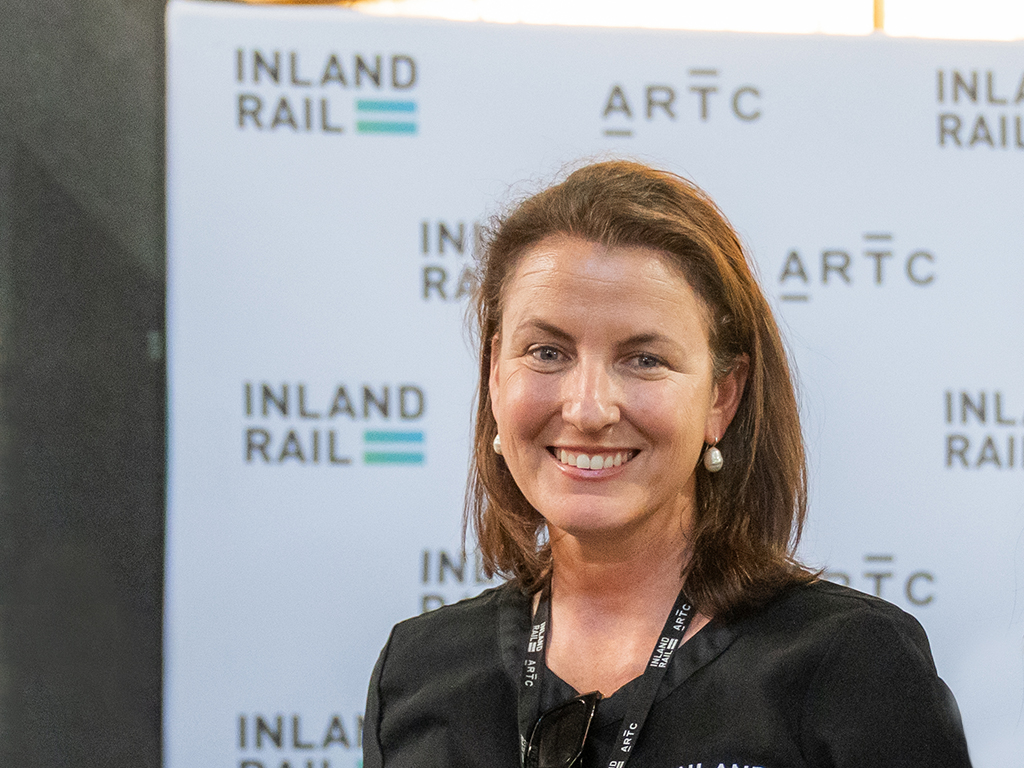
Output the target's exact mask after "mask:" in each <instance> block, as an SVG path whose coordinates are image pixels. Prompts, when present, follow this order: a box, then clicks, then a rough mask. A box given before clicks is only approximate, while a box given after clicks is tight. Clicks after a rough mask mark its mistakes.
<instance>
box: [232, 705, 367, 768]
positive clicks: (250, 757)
mask: <svg viewBox="0 0 1024 768" xmlns="http://www.w3.org/2000/svg"><path fill="white" fill-rule="evenodd" d="M236 729H237V732H236V736H235V738H236V747H237V750H238V768H336V767H338V766H342V765H345V766H352V765H355V766H358V765H361V764H362V760H361V759H360V754H361V752H362V747H363V714H362V713H361V712H359V713H357V714H354V715H351V716H345V715H342V714H341V713H339V712H331V713H328V714H326V715H325V716H322V717H310V716H309V715H304V714H302V713H296V712H292V713H291V714H289V715H283V714H281V713H275V714H266V713H257V712H246V713H243V714H240V715H239V716H238V720H237V722H236Z"/></svg>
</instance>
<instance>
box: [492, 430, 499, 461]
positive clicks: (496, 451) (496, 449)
mask: <svg viewBox="0 0 1024 768" xmlns="http://www.w3.org/2000/svg"><path fill="white" fill-rule="evenodd" d="M491 447H493V448H494V452H495V453H496V454H498V455H499V456H501V435H495V436H494V442H493V443H491Z"/></svg>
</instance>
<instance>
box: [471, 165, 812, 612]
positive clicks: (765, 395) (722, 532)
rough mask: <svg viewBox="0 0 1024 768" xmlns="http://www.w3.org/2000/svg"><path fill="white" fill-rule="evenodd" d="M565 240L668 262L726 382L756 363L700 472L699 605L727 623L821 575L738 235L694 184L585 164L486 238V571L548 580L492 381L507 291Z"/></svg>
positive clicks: (764, 312) (479, 437)
mask: <svg viewBox="0 0 1024 768" xmlns="http://www.w3.org/2000/svg"><path fill="white" fill-rule="evenodd" d="M556 235H561V236H569V237H576V238H580V239H583V240H587V241H592V242H595V243H599V244H601V245H604V246H607V247H628V246H640V247H645V248H651V249H654V250H656V251H659V252H662V253H664V254H668V255H669V257H670V258H671V259H672V261H673V262H674V263H675V265H676V266H677V267H678V269H679V270H680V272H681V274H682V275H683V276H684V277H685V278H686V280H687V281H688V282H689V284H690V285H691V286H692V288H693V289H694V291H695V292H696V293H697V295H698V296H699V297H700V299H701V300H702V301H703V303H704V305H705V308H706V310H707V312H706V314H707V317H708V318H709V328H708V338H709V342H710V348H711V354H712V358H713V364H714V372H715V376H716V380H720V379H721V377H723V376H725V375H726V374H727V373H728V372H729V371H730V370H731V369H732V367H733V365H734V364H735V362H736V361H737V360H738V359H739V358H740V357H741V356H743V355H746V356H748V358H749V366H750V367H749V372H748V376H747V382H746V388H745V390H744V393H743V397H742V400H741V401H740V404H739V409H738V410H737V412H736V415H735V417H734V418H733V421H732V423H731V425H730V426H729V428H728V429H727V430H726V433H725V435H724V436H723V437H722V439H721V440H720V442H719V443H718V446H719V448H720V449H721V451H722V453H723V455H724V456H725V458H726V463H725V467H724V468H723V469H722V470H721V471H720V472H718V473H717V474H715V475H710V474H708V473H707V472H705V471H704V469H703V467H698V468H697V470H696V472H697V485H696V494H697V499H696V508H695V510H694V519H693V528H692V538H691V547H692V554H691V557H690V558H689V560H688V562H687V564H686V566H685V569H684V575H685V578H686V581H685V584H686V593H687V595H688V597H689V598H690V600H692V601H693V603H694V604H695V605H696V606H697V608H698V609H699V610H701V611H702V612H703V613H705V614H706V615H710V616H717V617H719V618H722V619H729V618H732V617H735V616H737V615H739V614H740V613H742V612H743V611H745V610H748V609H750V608H752V607H754V606H757V605H759V604H762V603H763V602H765V601H766V600H768V599H769V598H770V597H771V596H772V595H774V594H776V593H777V592H779V591H780V590H781V589H783V588H785V587H787V586H789V585H792V584H796V583H804V582H808V581H811V580H813V579H814V578H815V575H814V574H812V573H810V572H808V571H807V570H806V569H805V568H803V567H802V566H801V565H800V564H799V563H798V562H797V561H796V559H795V557H794V550H795V548H796V544H797V542H798V541H799V537H800V532H801V528H802V526H803V521H804V515H805V511H806V504H807V482H806V462H805V458H804V446H803V437H802V434H801V431H800V421H799V415H798V410H797V404H796V396H795V393H794V388H793V382H792V379H791V377H790V367H789V363H788V360H787V357H786V350H785V348H784V346H783V343H782V338H781V336H780V335H779V330H778V327H777V325H776V323H775V319H774V318H773V316H772V312H771V310H770V308H769V306H768V302H767V301H766V300H765V297H764V295H763V294H762V292H761V289H760V287H759V286H758V284H757V281H756V279H755V278H754V275H753V273H752V271H751V268H750V265H749V263H748V261H747V257H746V255H745V253H744V249H743V246H742V245H741V244H740V240H739V237H738V236H737V234H736V232H735V231H734V230H733V228H732V227H731V225H730V224H729V222H728V221H727V220H726V218H725V216H724V215H723V214H722V213H721V212H720V211H719V210H718V207H717V206H716V205H715V203H714V202H713V201H712V200H711V199H710V198H709V197H708V196H707V194H706V193H704V192H703V191H702V190H701V189H699V188H698V187H696V186H695V185H694V184H692V183H691V182H689V181H687V180H686V179H684V178H682V177H680V176H677V175H675V174H672V173H668V172H666V171H661V170H656V169H654V168H650V167H647V166H644V165H640V164H638V163H632V162H625V161H614V162H603V163H597V164H594V165H589V166H586V167H584V168H581V169H579V170H577V171H575V172H574V173H572V174H571V175H569V176H568V177H567V178H566V179H565V181H563V182H562V183H560V184H557V185H555V186H552V187H550V188H548V189H546V190H544V191H543V192H540V193H539V194H536V195H534V196H532V197H529V198H528V199H526V200H525V201H523V202H521V203H520V204H519V205H518V206H517V207H516V208H515V209H513V210H512V211H511V212H510V213H509V214H508V215H507V216H505V217H504V219H503V220H501V221H500V222H498V223H497V224H496V225H494V226H493V227H492V228H491V231H490V232H489V234H487V235H486V236H485V237H484V240H483V243H482V248H481V251H482V252H481V253H480V254H479V256H478V259H479V261H478V265H477V266H478V275H477V278H478V279H477V287H476V294H475V314H476V318H475V319H476V323H477V328H476V330H477V332H478V333H479V344H480V385H479V394H478V402H477V409H476V428H475V439H474V449H473V458H472V465H471V471H470V482H469V487H468V489H467V503H466V519H465V523H466V526H467V527H472V528H473V529H474V530H475V533H476V535H477V539H478V542H479V546H480V551H481V555H482V558H483V563H484V567H485V569H486V570H487V573H488V575H494V574H499V575H502V576H505V577H507V578H512V579H515V580H516V581H518V583H519V585H520V586H521V588H522V589H523V590H524V591H526V592H528V593H532V592H535V591H537V590H538V589H539V588H540V587H541V586H542V585H543V584H544V583H545V582H546V580H547V578H548V577H549V575H550V570H551V550H550V547H549V545H548V544H547V539H546V536H545V523H544V519H543V518H542V517H541V515H540V514H539V513H538V512H537V510H536V509H534V508H533V507H532V506H531V505H530V503H529V502H528V501H527V500H526V498H525V497H524V496H523V494H522V492H521V491H520V490H519V487H518V486H517V485H516V482H515V480H514V479H513V478H512V475H511V473H510V472H509V470H508V467H507V466H506V464H505V462H504V461H503V460H501V459H500V458H499V457H498V456H497V455H496V454H495V453H494V450H493V448H492V445H491V443H492V441H493V440H494V436H495V435H496V434H497V425H496V423H495V420H494V416H493V414H492V411H491V398H490V391H489V387H488V379H489V375H490V368H491V339H492V338H494V336H495V335H496V334H497V333H498V331H499V330H500V328H501V318H502V299H503V295H504V291H505V288H506V285H507V283H508V282H509V279H510V278H511V277H512V276H513V275H514V273H515V268H516V266H517V264H518V261H519V259H520V258H521V257H522V256H523V254H524V253H526V252H527V251H528V250H529V249H530V248H531V247H532V246H534V245H536V244H538V243H539V242H540V241H541V240H543V239H545V238H548V237H551V236H556ZM679 471H680V472H681V473H682V472H687V471H689V469H688V468H686V467H680V470H679Z"/></svg>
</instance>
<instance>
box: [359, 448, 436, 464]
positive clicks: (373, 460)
mask: <svg viewBox="0 0 1024 768" xmlns="http://www.w3.org/2000/svg"><path fill="white" fill-rule="evenodd" d="M363 461H365V462H366V463H367V464H422V463H423V454H422V453H383V452H380V453H376V452H370V451H367V452H366V453H364V454H363Z"/></svg>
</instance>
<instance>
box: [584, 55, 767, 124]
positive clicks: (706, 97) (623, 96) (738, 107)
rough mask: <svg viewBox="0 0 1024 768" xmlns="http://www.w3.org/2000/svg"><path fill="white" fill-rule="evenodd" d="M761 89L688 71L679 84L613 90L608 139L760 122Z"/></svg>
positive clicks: (606, 111)
mask: <svg viewBox="0 0 1024 768" xmlns="http://www.w3.org/2000/svg"><path fill="white" fill-rule="evenodd" d="M762 108H763V105H762V99H761V89H760V88H759V87H758V86H756V85H751V84H750V83H745V82H742V81H733V80H731V79H729V78H727V77H725V76H724V75H723V74H722V72H721V70H719V69H718V68H717V67H700V68H694V69H689V70H687V72H686V76H685V77H683V78H680V79H679V80H674V81H664V80H661V81H656V82H648V83H644V84H643V85H636V86H633V85H623V84H621V83H615V84H613V85H612V86H611V87H610V88H609V91H608V97H607V98H606V99H605V101H604V104H603V106H602V109H601V118H602V120H603V121H604V126H603V130H602V132H603V133H604V135H605V136H609V137H620V138H628V137H631V136H633V135H634V133H635V131H636V130H638V128H639V126H641V125H651V124H671V123H677V122H690V123H693V122H698V123H707V122H712V121H715V120H720V119H726V120H729V119H731V120H738V121H739V122H741V123H754V122H757V121H758V120H760V119H761V114H762Z"/></svg>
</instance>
